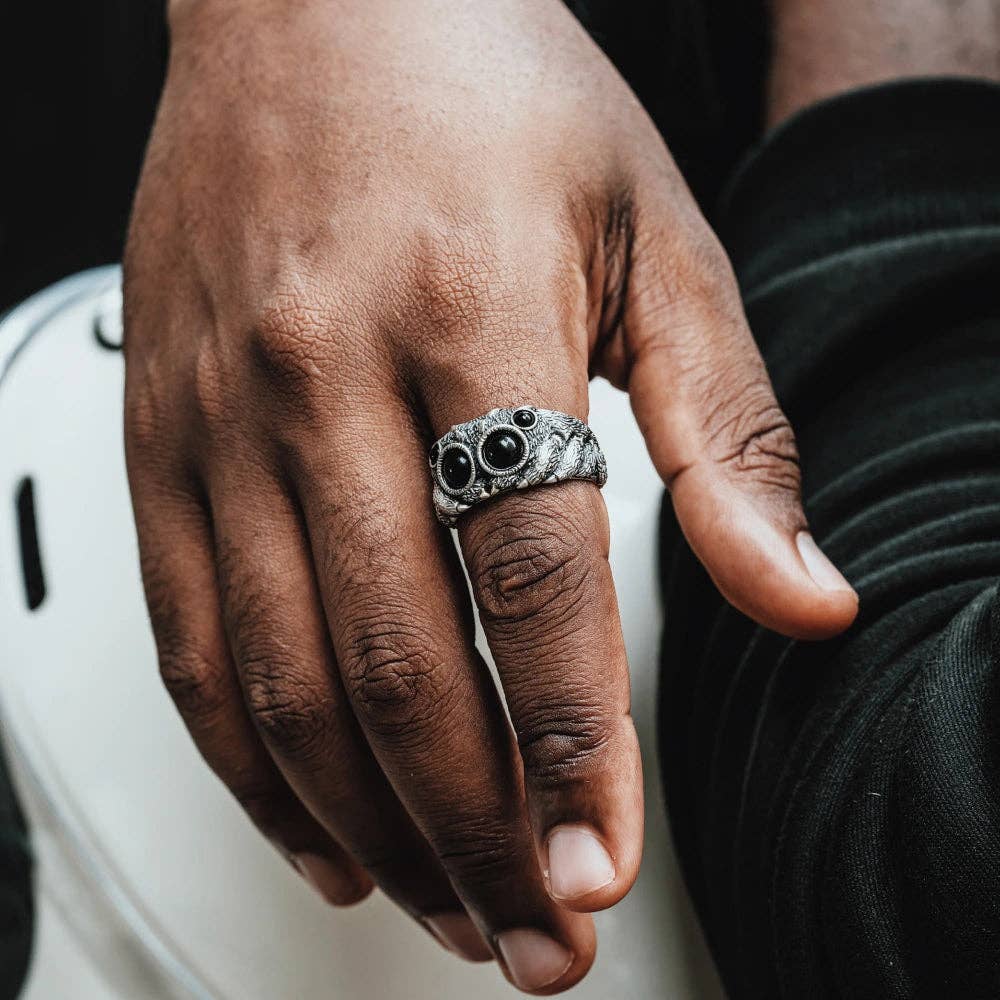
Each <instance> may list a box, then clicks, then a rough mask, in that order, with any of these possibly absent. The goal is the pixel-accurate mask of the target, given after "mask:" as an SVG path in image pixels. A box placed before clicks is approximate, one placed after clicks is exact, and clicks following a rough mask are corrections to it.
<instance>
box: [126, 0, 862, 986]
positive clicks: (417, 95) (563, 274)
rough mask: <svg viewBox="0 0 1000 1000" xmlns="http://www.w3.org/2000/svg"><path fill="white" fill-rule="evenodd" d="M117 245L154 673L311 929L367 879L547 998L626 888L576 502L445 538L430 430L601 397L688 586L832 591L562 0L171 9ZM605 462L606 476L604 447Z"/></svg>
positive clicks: (513, 508)
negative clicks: (305, 905)
mask: <svg viewBox="0 0 1000 1000" xmlns="http://www.w3.org/2000/svg"><path fill="white" fill-rule="evenodd" d="M171 29H172V40H171V41H172V45H171V57H170V67H169V73H168V79H167V83H166V86H165V89H164V93H163V97H162V100H161V104H160V109H159V113H158V117H157V121H156V124H155V127H154V131H153V135H152V137H151V139H150V144H149V148H148V152H147V156H146V162H145V165H144V168H143V174H142V178H141V182H140V186H139V191H138V194H137V197H136V202H135V207H134V212H133V218H132V224H131V228H130V235H129V242H128V247H127V251H126V255H125V322H126V335H125V357H126V401H125V424H126V427H125V439H126V454H127V459H128V469H129V480H130V486H131V490H132V498H133V505H134V509H135V515H136V524H137V530H138V537H139V545H140V553H141V560H142V571H143V580H144V585H145V588H146V595H147V602H148V605H149V611H150V618H151V621H152V625H153V631H154V634H155V637H156V640H157V649H158V654H159V662H160V670H161V673H162V675H163V679H164V682H165V684H166V685H167V687H168V689H169V690H170V692H171V694H172V696H173V698H174V700H175V701H176V703H177V706H178V709H179V711H180V712H181V714H182V716H183V718H184V721H185V723H186V725H187V726H188V729H189V730H190V732H191V735H192V738H193V739H194V741H195V742H196V743H197V745H198V748H199V750H200V751H201V753H202V754H203V756H204V757H205V759H206V761H207V763H208V764H209V765H210V766H211V767H212V768H213V769H214V771H215V772H216V773H217V774H218V776H219V777H220V779H221V780H222V781H223V782H224V783H225V784H226V785H227V786H228V787H229V789H230V790H231V791H232V793H233V794H234V795H235V797H236V798H237V799H238V800H239V802H240V803H241V804H242V805H243V807H244V808H245V810H246V812H247V814H248V815H249V817H250V818H251V819H252V820H253V821H254V822H255V823H256V824H257V826H258V827H259V828H260V829H261V831H262V832H263V833H264V834H265V835H266V836H267V837H269V838H270V839H271V841H272V842H273V843H274V844H275V846H276V847H277V848H278V849H279V850H280V851H281V852H282V853H283V854H284V855H285V856H286V857H287V858H288V859H289V861H290V863H291V864H293V865H294V867H295V868H296V869H297V870H298V871H299V872H300V873H301V874H302V876H303V877H304V878H306V879H307V880H308V881H309V882H310V883H311V884H312V885H314V886H315V887H316V889H317V890H318V891H319V892H320V893H321V894H322V895H323V896H324V897H325V898H326V899H328V900H329V901H330V902H331V903H334V904H348V903H352V902H356V901H358V900H359V899H361V898H363V897H364V896H365V895H366V894H367V893H368V892H370V891H371V890H372V888H373V887H374V886H376V885H377V886H378V887H379V888H380V889H381V890H382V891H383V892H385V893H386V894H387V895H388V896H389V897H391V898H392V899H393V900H394V901H395V902H396V903H398V904H399V906H401V907H402V908H403V909H404V910H405V911H406V912H407V913H409V914H410V915H411V916H412V917H413V918H414V919H415V920H416V921H417V922H419V923H420V925H421V926H422V927H423V928H424V929H425V930H427V931H428V932H429V933H431V934H432V935H433V936H434V937H436V938H437V940H438V941H440V942H441V944H442V945H443V946H445V947H447V948H449V949H451V950H452V951H454V952H456V953H457V954H459V955H462V956H463V957H465V958H468V959H472V960H488V959H495V960H497V961H498V962H499V963H500V965H501V968H502V969H503V971H504V974H505V975H506V976H507V977H508V978H509V979H510V980H511V982H513V983H514V984H515V985H517V986H519V987H520V988H522V989H524V990H526V991H529V992H533V993H536V994H549V993H556V992H559V991H561V990H563V989H566V988H567V987H569V986H572V985H573V984H574V983H575V982H577V981H578V980H579V979H580V978H581V977H582V976H583V975H584V974H585V973H586V971H587V969H588V968H589V967H590V965H591V963H592V962H593V959H594V954H595V947H596V942H595V934H594V928H593V922H592V919H591V917H590V913H591V912H592V911H595V910H599V909H602V908H604V907H607V906H610V905H613V904H614V903H616V902H617V901H618V900H620V899H621V898H622V897H623V896H624V895H625V893H626V892H627V891H628V890H629V888H630V887H631V885H632V883H633V882H634V880H635V878H636V874H637V872H638V868H639V861H640V855H641V848H642V831H643V804H642V780H641V764H640V759H639V749H638V744H637V740H636V736H635V730H634V727H633V725H632V721H631V716H630V714H629V678H628V665H627V662H626V657H625V650H624V644H623V640H622V634H621V626H620V622H619V616H618V608H617V603H616V599H615V594H614V589H613V585H612V580H611V574H610V569H609V566H608V562H607V555H608V546H609V526H608V519H607V512H606V510H605V507H604V503H603V500H602V498H601V494H600V493H599V491H598V490H597V489H596V487H595V486H594V485H593V484H588V483H581V482H574V483H565V484H559V485H555V486H547V487H540V488H538V489H535V490H531V491H525V492H523V493H518V494H509V495H505V496H503V497H499V498H497V499H495V500H494V501H491V502H490V503H487V504H484V505H482V506H480V507H477V508H475V509H474V510H472V511H470V512H468V513H467V514H465V515H463V518H462V520H461V522H460V524H459V530H458V538H459V542H460V545H461V549H462V554H463V556H464V559H465V563H466V566H467V568H468V571H469V578H470V580H471V584H472V592H473V599H474V600H475V602H476V604H477V606H478V611H479V616H480V620H481V622H482V624H483V628H484V631H485V634H486V636H487V639H488V641H489V643H490V647H491V652H492V653H493V656H494V659H495V661H496V663H497V668H498V672H499V675H500V679H501V682H502V685H503V693H504V696H505V698H506V703H507V707H508V709H509V711H510V720H511V721H510V722H508V719H507V716H506V714H505V713H504V708H503V705H502V703H501V700H500V696H499V693H498V692H497V691H496V689H495V687H494V685H493V682H492V679H491V677H490V675H489V673H488V671H487V670H486V669H485V665H484V664H483V662H482V660H481V658H480V657H479V655H478V654H477V652H476V651H475V648H474V646H473V641H472V640H473V634H474V617H473V609H472V606H471V603H470V600H469V594H468V589H467V587H466V584H465V579H464V577H463V575H462V572H461V566H460V565H459V562H458V559H457V557H456V553H455V549H454V545H453V540H452V537H451V536H450V535H449V533H448V532H447V531H446V530H444V529H442V528H441V527H440V526H439V525H438V524H437V523H436V521H435V517H434V512H433V509H432V506H431V483H430V477H429V475H428V471H427V449H428V447H429V446H430V443H431V442H432V441H433V440H435V439H436V438H437V437H438V436H440V435H441V434H442V433H443V432H444V431H446V430H447V429H448V428H449V427H450V426H451V425H452V424H455V423H458V422H462V421H466V420H469V419H471V418H474V417H476V416H479V415H481V414H483V413H485V412H487V411H488V410H491V409H492V408H494V407H504V406H514V405H519V404H522V403H531V404H535V405H538V406H541V407H546V408H551V409H557V410H561V411H564V412H567V413H570V414H572V415H573V416H576V417H578V418H580V419H584V420H585V419H586V417H587V406H588V404H587V393H588V389H587V387H588V382H589V379H590V377H591V376H593V375H595V374H600V375H604V376H606V377H608V378H609V379H611V380H612V381H613V382H614V383H615V384H616V385H618V386H619V387H621V388H622V389H623V390H625V391H627V392H628V393H629V395H630V399H631V402H632V406H633V409H634V411H635V414H636V417H637V420H638V423H639V425H640V427H641V429H642V431H643V433H644V435H645V438H646V441H647V444H648V447H649V452H650V456H651V458H652V461H653V462H654V464H655V465H656V468H657V470H658V471H659V473H660V475H661V476H662V478H663V480H664V482H665V483H666V484H667V485H668V486H669V488H670V490H671V495H672V499H673V503H674V505H675V507H676V510H677V513H678V516H679V518H680V521H681V523H682V525H683V527H684V531H685V533H686V535H687V537H688V539H689V541H690V543H691V546H692V548H693V549H694V551H695V552H696V553H697V555H698V556H699V558H700V559H701V560H702V561H703V562H704V564H705V566H706V567H707V569H708V571H709V572H710V573H711V575H712V577H713V579H714V580H715V582H716V583H717V585H718V586H719V588H720V590H721V591H722V592H723V593H724V594H725V595H726V596H727V597H728V598H729V599H730V600H731V601H732V602H733V603H734V604H735V605H737V606H738V607H739V608H740V609H741V610H743V611H744V612H745V613H747V614H748V615H750V616H752V617H754V618H755V619H757V620H758V621H760V622H761V623H763V624H765V625H768V626H770V627H772V628H775V629H777V630H779V631H782V632H784V633H786V634H790V635H794V636H797V637H802V638H823V637H826V636H830V635H833V634H836V633H837V632H839V631H840V630H842V629H843V628H845V627H847V625H849V624H850V622H851V621H852V620H853V618H854V615H855V613H856V610H857V598H856V595H855V594H854V592H853V590H852V589H851V588H850V586H849V585H848V584H847V583H846V581H844V579H843V578H842V577H841V576H840V574H839V573H838V572H837V570H836V569H835V568H834V567H833V566H832V564H830V563H829V562H828V561H827V560H826V558H825V557H824V556H823V554H822V553H821V552H820V550H819V548H818V547H817V546H816V544H815V542H813V541H812V538H811V536H810V535H809V534H808V529H807V525H806V521H805V516H804V514H803V512H802V508H801V504H800V498H799V470H798V464H797V454H796V451H795V440H794V434H793V432H792V429H791V428H790V426H789V425H788V421H787V420H786V419H785V417H784V415H783V414H782V412H781V410H780V408H779V406H778V404H777V402H776V401H775V399H774V395H773V392H772V389H771V386H770V382H769V380H768V377H767V373H766V371H765V369H764V366H763V363H762V361H761V359H760V356H759V354H758V352H757V349H756V346H755V344H754V342H753V339H752V336H751V334H750V331H749V329H748V327H747V323H746V319H745V317H744V315H743V310H742V306H741V303H740V298H739V293H738V290H737V287H736V283H735V280H734V278H733V275H732V272H731V269H730V267H729V263H728V261H727V260H726V258H725V255H724V253H723V251H722V249H721V247H720V246H719V244H718V241H717V240H716V238H715V237H714V235H713V234H712V233H711V231H710V230H709V228H708V226H707V225H706V223H705V221H704V220H703V219H702V217H701V216H700V214H699V212H698V210H697V208H696V206H695V204H694V202H693V200H692V198H691V196H690V194H689V192H688V190H687V188H686V186H685V184H684V182H683V180H682V178H681V177H680V175H679V174H678V171H677V169H676V167H675V166H674V164H673V161H672V160H671V158H670V155H669V152H668V151H667V149H666V147H665V146H664V144H663V142H662V140H661V138H660V137H659V135H658V134H657V132H656V130H655V128H654V126H653V125H652V123H651V122H650V120H649V119H648V117H647V116H646V114H645V112H644V111H643V110H642V108H641V107H640V106H639V104H638V102H637V101H636V100H635V98H634V96H633V95H632V93H631V92H630V91H629V89H628V87H627V86H626V85H625V83H624V82H623V81H622V79H621V78H620V76H619V75H618V73H617V72H616V71H615V70H614V68H613V67H612V66H611V65H610V63H608V61H607V60H606V59H605V58H604V56H603V55H602V54H601V52H600V51H599V50H598V48H597V47H596V46H595V45H594V43H593V42H592V41H591V39H590V38H588V36H587V35H586V34H585V32H584V31H583V30H582V29H581V27H580V26H579V24H578V23H577V22H576V21H575V20H574V19H573V17H572V16H571V15H570V14H569V13H568V12H567V11H566V9H565V8H564V6H563V5H562V3H560V2H559V0H494V2H491V3H489V4H485V3H483V4H479V3H477V4H470V3H467V2H460V0H405V2H404V0H369V2H366V3H364V4H360V3H357V2H356V0H298V2H295V3H288V2H287V0H280V2H279V0H197V2H192V0H184V2H182V3H177V4H175V5H174V6H173V7H172V8H171ZM609 459H610V461H611V463H612V468H613V461H614V456H613V455H610V456H609Z"/></svg>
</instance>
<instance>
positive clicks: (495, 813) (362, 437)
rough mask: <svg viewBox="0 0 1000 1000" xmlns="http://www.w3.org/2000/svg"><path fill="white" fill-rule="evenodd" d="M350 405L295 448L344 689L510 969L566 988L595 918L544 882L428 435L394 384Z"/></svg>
mask: <svg viewBox="0 0 1000 1000" xmlns="http://www.w3.org/2000/svg"><path fill="white" fill-rule="evenodd" d="M354 416H355V417H356V424H355V426H356V427H357V429H358V430H357V431H356V432H355V433H352V431H351V426H350V424H349V423H347V422H345V421H340V423H339V425H338V427H337V428H330V429H329V431H328V433H327V434H326V435H325V447H324V449H323V451H322V454H323V456H324V457H323V458H322V459H319V460H317V458H316V455H317V449H316V448H315V446H314V445H315V442H314V441H313V442H311V444H312V447H309V448H308V449H305V448H300V449H298V450H297V452H296V454H297V456H298V458H297V460H296V463H295V479H296V481H297V488H298V490H299V495H300V496H301V498H302V503H303V509H304V512H305V518H306V522H307V525H308V531H309V536H310V541H311V544H312V548H313V552H314V558H315V561H316V565H317V569H318V576H319V580H320V586H321V591H322V595H323V602H324V605H325V608H326V613H327V620H328V623H329V627H330V631H331V635H332V637H333V643H334V648H335V651H336V656H337V660H338V663H339V665H340V669H341V673H342V676H343V678H344V681H345V688H346V690H347V693H348V697H349V698H350V699H351V702H352V704H353V707H354V711H355V714H356V715H357V717H358V719H359V721H360V723H361V726H362V728H363V730H364V732H365V734H366V736H367V738H368V740H369V743H370V745H371V747H372V749H373V751H374V753H375V756H376V758H377V759H378V761H379V763H380V764H381V765H382V768H383V770H384V771H385V773H386V775H387V776H388V778H389V780H390V782H391V783H392V785H393V787H394V788H395V789H396V792H397V793H398V794H399V796H400V798H401V800H402V801H403V802H404V804H405V805H406V806H407V808H408V810H409V812H410V814H411V816H412V817H413V818H414V820H415V822H416V823H417V825H418V827H419V828H420V829H421V830H422V831H423V833H424V835H425V836H426V837H427V839H428V841H429V842H430V844H431V846H432V847H433V848H434V849H435V851H436V852H437V855H438V857H439V858H440V859H441V862H442V864H443V865H444V868H445V870H446V871H447V872H448V873H449V875H450V877H451V879H452V882H453V884H454V885H455V888H456V891H457V892H458V894H459V896H460V897H461V898H462V900H463V902H464V903H465V905H466V908H467V909H468V910H469V912H470V914H472V915H473V917H474V918H475V919H476V920H477V922H478V924H479V926H480V929H481V930H482V931H483V933H484V935H485V936H486V937H487V939H488V940H490V941H491V942H492V943H493V946H494V948H495V949H496V952H497V957H498V958H499V959H500V962H501V965H502V967H503V968H504V970H505V972H506V974H507V975H508V977H509V978H510V979H511V980H512V981H513V982H514V983H515V984H516V985H518V986H519V987H521V988H522V989H526V990H529V991H534V992H537V991H541V990H544V991H545V992H554V991H557V990H561V989H565V988H567V987H568V986H570V985H572V984H573V983H575V982H576V981H578V980H579V979H580V978H581V977H582V976H583V975H584V973H585V972H586V971H587V969H588V968H589V967H590V964H591V962H592V961H593V955H594V947H595V943H594V932H593V924H592V921H591V919H590V917H589V916H586V915H581V914H575V913H570V912H569V911H565V910H563V909H562V908H561V907H559V906H557V905H556V904H555V903H554V902H553V901H552V900H551V898H550V897H549V895H548V893H547V892H546V889H545V885H544V882H543V879H542V875H541V871H540V868H539V865H538V862H537V857H536V853H535V848H534V842H533V838H532V834H531V828H530V823H529V820H528V815H527V811H526V805H525V798H524V788H523V779H522V775H521V771H520V762H519V757H518V754H517V751H516V743H515V741H514V739H513V736H512V732H511V730H510V726H509V724H508V722H507V719H506V716H505V714H504V711H503V707H502V705H501V702H500V699H499V695H498V693H497V691H496V688H495V686H494V684H493V681H492V678H491V676H490V674H489V672H488V670H487V668H486V666H485V664H484V663H483V661H482V659H481V658H480V657H478V655H477V654H476V653H475V649H474V646H473V642H472V640H473V628H472V617H471V609H470V607H469V600H468V594H467V591H466V589H465V584H464V578H463V576H462V574H461V569H460V566H459V564H458V560H457V556H456V554H455V551H454V547H453V546H452V545H451V544H450V539H449V538H448V536H447V534H445V533H444V532H443V531H442V530H441V529H439V528H438V527H437V526H436V524H435V522H434V515H433V511H432V509H431V506H430V502H429V491H428V488H427V478H426V477H427V462H426V457H425V447H424V443H423V442H422V441H421V440H420V439H419V437H418V435H417V434H416V432H415V431H414V430H413V422H412V419H411V418H410V417H409V415H408V414H407V413H406V411H405V408H404V405H403V404H402V403H401V402H399V401H398V400H396V401H394V400H393V399H391V398H386V399H382V400H380V401H377V403H376V406H375V407H373V409H372V410H371V411H370V412H368V413H366V414H360V413H359V414H355V415H354ZM380 428H381V429H382V430H381V432H380V431H379V430H378V429H380Z"/></svg>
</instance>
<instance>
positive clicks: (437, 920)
mask: <svg viewBox="0 0 1000 1000" xmlns="http://www.w3.org/2000/svg"><path fill="white" fill-rule="evenodd" d="M424 925H425V926H426V927H427V929H428V930H429V931H430V932H431V934H433V935H434V937H436V938H437V939H438V941H440V942H441V944H443V945H444V946H445V948H447V949H448V950H449V951H453V952H454V953H455V954H456V955H459V956H460V957H462V958H464V959H466V960H467V961H469V962H488V961H490V959H492V958H493V952H492V951H490V948H489V945H488V944H487V943H486V942H485V941H484V940H483V936H482V934H480V933H479V929H478V928H477V927H476V925H475V924H474V923H473V922H472V920H471V919H470V918H469V916H468V915H467V914H465V913H437V914H435V915H434V916H433V917H424Z"/></svg>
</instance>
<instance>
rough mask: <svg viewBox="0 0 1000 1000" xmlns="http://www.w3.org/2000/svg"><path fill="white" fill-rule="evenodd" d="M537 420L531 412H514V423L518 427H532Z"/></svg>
mask: <svg viewBox="0 0 1000 1000" xmlns="http://www.w3.org/2000/svg"><path fill="white" fill-rule="evenodd" d="M537 419H538V418H537V417H536V416H535V414H534V413H533V412H532V411H531V410H516V411H515V412H514V423H515V424H517V426H518V427H534V426H535V421H536V420H537Z"/></svg>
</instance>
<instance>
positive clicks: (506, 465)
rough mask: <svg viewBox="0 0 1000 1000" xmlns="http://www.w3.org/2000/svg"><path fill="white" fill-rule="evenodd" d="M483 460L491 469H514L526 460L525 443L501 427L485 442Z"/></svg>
mask: <svg viewBox="0 0 1000 1000" xmlns="http://www.w3.org/2000/svg"><path fill="white" fill-rule="evenodd" d="M483 458H484V459H485V460H486V462H487V463H488V464H489V465H490V467H491V468H494V469H513V468H514V466H515V465H517V464H518V462H520V461H521V459H522V458H524V442H523V441H522V440H521V439H520V437H518V435H517V434H512V433H511V432H510V431H509V430H504V428H502V427H501V428H500V429H499V430H495V431H493V433H492V434H490V435H488V436H487V438H486V440H485V441H484V442H483Z"/></svg>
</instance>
